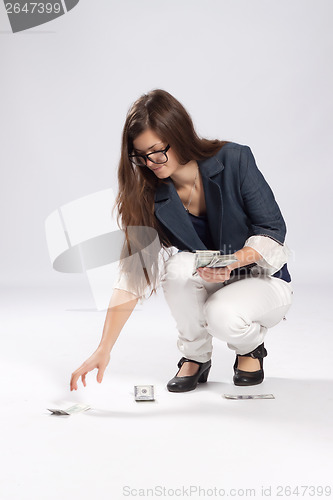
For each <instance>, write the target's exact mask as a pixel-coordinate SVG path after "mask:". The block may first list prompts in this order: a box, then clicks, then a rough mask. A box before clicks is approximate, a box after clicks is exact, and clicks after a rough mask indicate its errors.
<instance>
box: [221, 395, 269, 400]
mask: <svg viewBox="0 0 333 500" xmlns="http://www.w3.org/2000/svg"><path fill="white" fill-rule="evenodd" d="M223 397H225V398H226V399H275V397H274V396H273V394H223Z"/></svg>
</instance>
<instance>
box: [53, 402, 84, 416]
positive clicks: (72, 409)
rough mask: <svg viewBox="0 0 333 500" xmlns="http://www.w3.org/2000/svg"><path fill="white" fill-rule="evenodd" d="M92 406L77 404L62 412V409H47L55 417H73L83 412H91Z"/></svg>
mask: <svg viewBox="0 0 333 500" xmlns="http://www.w3.org/2000/svg"><path fill="white" fill-rule="evenodd" d="M90 408H91V406H89V405H84V404H80V403H77V404H75V405H73V406H70V407H69V408H66V410H60V409H58V408H57V409H53V408H46V409H47V410H49V411H50V412H51V413H53V414H54V415H72V414H73V413H80V412H81V411H86V410H89V409H90Z"/></svg>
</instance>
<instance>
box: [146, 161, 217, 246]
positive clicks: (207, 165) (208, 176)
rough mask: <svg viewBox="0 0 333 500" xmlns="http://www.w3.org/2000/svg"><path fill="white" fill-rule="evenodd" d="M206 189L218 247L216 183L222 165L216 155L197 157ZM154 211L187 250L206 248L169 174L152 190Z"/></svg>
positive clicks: (211, 227) (209, 220) (213, 233)
mask: <svg viewBox="0 0 333 500" xmlns="http://www.w3.org/2000/svg"><path fill="white" fill-rule="evenodd" d="M198 165H199V170H200V173H201V176H202V183H203V188H204V193H205V201H206V210H207V216H208V223H209V228H210V231H211V234H212V238H213V241H214V243H215V245H216V248H220V247H221V238H222V215H223V203H222V192H221V188H220V186H219V182H218V181H219V179H220V175H219V174H220V172H221V171H222V170H223V168H224V166H223V164H222V162H220V161H219V160H218V159H217V158H216V157H215V156H214V157H212V158H208V159H206V160H201V161H198ZM155 215H156V217H157V219H158V220H159V221H160V222H161V223H162V224H163V225H164V226H165V227H166V228H167V229H168V230H169V231H170V232H171V233H172V234H174V235H175V236H176V238H177V239H178V240H180V241H182V242H183V244H184V245H185V247H186V248H188V249H189V250H206V249H207V248H206V246H205V245H204V244H203V242H202V241H201V240H200V238H199V236H198V234H197V232H196V230H195V229H194V227H193V225H192V223H191V220H190V218H189V216H188V214H187V212H186V210H185V207H184V205H183V203H182V201H181V199H180V198H179V196H178V193H177V191H176V188H175V186H174V184H173V182H172V180H171V179H170V177H168V178H167V179H164V181H163V182H162V183H161V184H159V185H158V187H157V189H156V192H155Z"/></svg>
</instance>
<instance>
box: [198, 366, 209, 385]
mask: <svg viewBox="0 0 333 500" xmlns="http://www.w3.org/2000/svg"><path fill="white" fill-rule="evenodd" d="M209 370H210V367H209V368H207V370H205V371H204V372H202V374H201V375H200V377H199V379H198V382H200V383H201V384H203V383H204V382H207V378H208V374H209Z"/></svg>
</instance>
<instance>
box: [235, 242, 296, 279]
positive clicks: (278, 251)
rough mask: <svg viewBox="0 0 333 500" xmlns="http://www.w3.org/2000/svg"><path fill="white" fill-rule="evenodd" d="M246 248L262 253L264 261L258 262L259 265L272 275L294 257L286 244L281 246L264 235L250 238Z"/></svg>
mask: <svg viewBox="0 0 333 500" xmlns="http://www.w3.org/2000/svg"><path fill="white" fill-rule="evenodd" d="M244 246H245V247H251V248H253V249H254V250H256V251H257V252H258V253H260V255H261V256H262V259H260V260H259V261H257V265H258V266H259V267H262V268H264V269H267V270H268V271H269V272H271V274H273V273H275V272H277V271H279V269H281V267H282V266H283V265H284V264H286V262H287V261H288V259H289V257H290V256H291V255H292V252H291V250H290V249H289V247H288V246H287V245H286V243H284V244H283V245H281V244H280V243H278V242H277V241H275V240H274V239H273V238H270V237H269V236H264V235H254V236H250V237H249V238H248V239H247V240H246V241H245V243H244Z"/></svg>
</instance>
